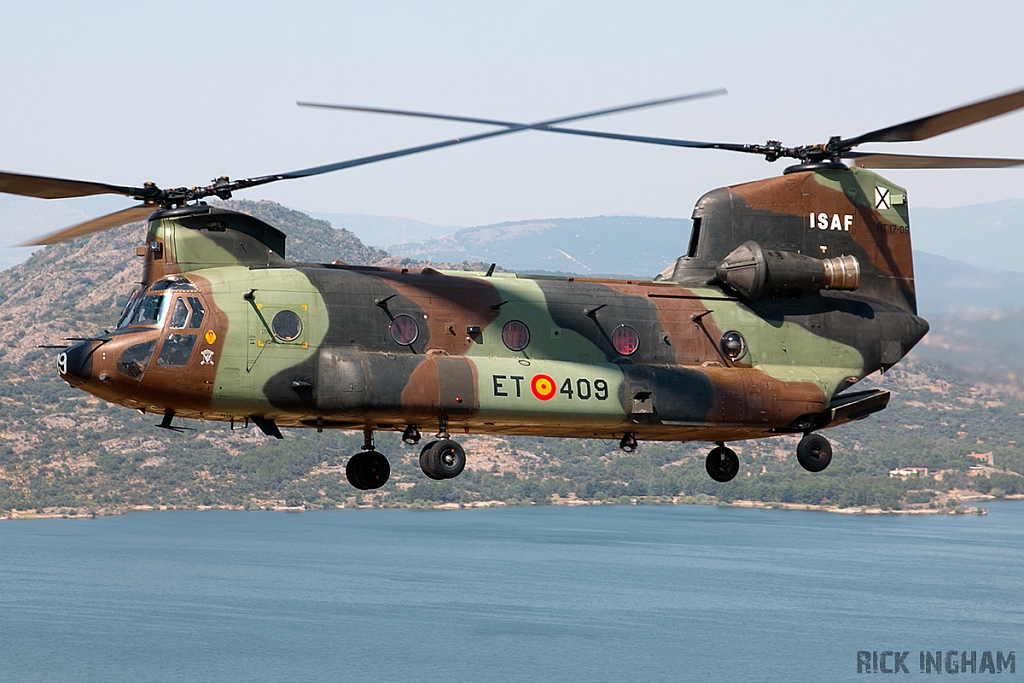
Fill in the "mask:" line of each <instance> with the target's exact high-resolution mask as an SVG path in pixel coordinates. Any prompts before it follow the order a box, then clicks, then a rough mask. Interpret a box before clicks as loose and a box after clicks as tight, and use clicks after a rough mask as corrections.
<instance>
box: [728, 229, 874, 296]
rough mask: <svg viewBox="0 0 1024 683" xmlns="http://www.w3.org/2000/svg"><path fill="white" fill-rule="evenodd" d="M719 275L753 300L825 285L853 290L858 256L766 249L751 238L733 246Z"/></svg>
mask: <svg viewBox="0 0 1024 683" xmlns="http://www.w3.org/2000/svg"><path fill="white" fill-rule="evenodd" d="M715 273H716V274H717V275H718V279H719V280H720V281H721V282H723V283H725V284H727V285H729V286H730V287H732V288H733V289H735V290H736V291H737V292H739V293H740V294H742V295H743V296H744V297H746V298H747V299H750V300H751V301H757V300H758V299H761V298H764V297H785V296H801V295H803V294H805V293H812V292H818V291H821V290H822V289H836V290H845V291H852V290H855V289H857V287H858V286H859V285H860V263H859V262H858V261H857V257H855V256H849V255H846V256H837V257H835V258H829V259H817V258H814V257H812V256H805V255H804V254H797V253H795V252H792V251H780V250H777V249H764V248H762V247H761V245H760V244H758V243H757V242H755V241H753V240H750V241H748V242H744V243H743V244H741V245H740V246H738V247H736V248H735V249H733V250H732V251H731V252H730V253H729V255H728V256H726V257H725V258H724V259H722V261H721V262H720V263H719V264H718V266H717V267H716V268H715Z"/></svg>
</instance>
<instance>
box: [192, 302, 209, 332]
mask: <svg viewBox="0 0 1024 683" xmlns="http://www.w3.org/2000/svg"><path fill="white" fill-rule="evenodd" d="M188 305H189V306H191V307H192V322H190V323H189V325H188V326H189V327H190V328H192V329H194V330H196V329H199V328H200V327H202V326H203V316H204V315H205V314H206V310H205V309H204V308H203V302H202V301H200V300H199V297H196V296H190V297H189V298H188Z"/></svg>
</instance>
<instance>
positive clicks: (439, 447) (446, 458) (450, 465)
mask: <svg viewBox="0 0 1024 683" xmlns="http://www.w3.org/2000/svg"><path fill="white" fill-rule="evenodd" d="M430 466H431V468H432V469H433V470H434V472H436V473H437V474H439V475H440V476H441V478H442V479H454V478H455V477H457V476H459V475H460V474H462V470H464V469H466V451H465V450H463V448H462V445H461V444H460V443H459V442H458V441H452V440H451V439H442V440H441V441H438V442H437V443H436V444H435V445H434V448H433V453H432V454H431V456H430Z"/></svg>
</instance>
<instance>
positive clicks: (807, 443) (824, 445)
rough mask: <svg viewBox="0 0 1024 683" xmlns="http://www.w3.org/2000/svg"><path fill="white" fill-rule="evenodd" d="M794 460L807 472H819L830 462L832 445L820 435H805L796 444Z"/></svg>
mask: <svg viewBox="0 0 1024 683" xmlns="http://www.w3.org/2000/svg"><path fill="white" fill-rule="evenodd" d="M796 459H797V460H799V461H800V466H801V467H803V468H804V469H805V470H807V471H808V472H821V471H822V470H823V469H825V468H826V467H828V465H829V463H830V462H832V444H830V443H829V442H828V439H826V438H825V437H823V436H822V435H821V434H807V435H805V436H804V438H802V439H800V443H799V444H797V447H796Z"/></svg>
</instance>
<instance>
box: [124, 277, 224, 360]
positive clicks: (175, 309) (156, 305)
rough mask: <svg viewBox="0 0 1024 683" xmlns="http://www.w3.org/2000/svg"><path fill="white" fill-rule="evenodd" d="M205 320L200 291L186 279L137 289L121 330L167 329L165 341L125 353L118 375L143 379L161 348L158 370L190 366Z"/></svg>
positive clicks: (149, 342) (175, 279)
mask: <svg viewBox="0 0 1024 683" xmlns="http://www.w3.org/2000/svg"><path fill="white" fill-rule="evenodd" d="M205 318H206V309H205V307H204V306H203V302H202V300H201V298H200V296H199V292H198V288H197V287H196V286H195V284H193V283H192V282H190V281H189V280H188V279H187V278H184V277H181V276H176V277H175V276H172V277H168V278H165V279H163V280H159V281H157V282H154V283H153V284H152V285H150V286H149V287H140V288H138V289H136V290H135V291H134V292H132V295H131V297H129V299H128V303H127V304H126V305H125V308H124V311H123V312H122V313H121V318H120V320H119V321H118V324H117V327H118V329H121V328H130V327H135V326H142V327H149V328H158V329H164V330H165V334H164V335H163V337H162V339H160V338H157V339H150V340H147V341H145V342H142V343H140V344H136V345H134V346H131V347H129V348H128V349H126V350H125V351H124V352H123V353H122V354H121V356H120V357H119V358H118V361H117V370H118V372H120V373H121V374H122V375H125V376H127V377H131V378H132V379H140V378H141V377H142V375H143V373H145V372H146V369H147V367H148V366H149V364H150V361H151V360H152V357H153V354H154V352H155V351H156V350H157V346H158V344H159V348H160V350H159V353H158V354H157V358H156V363H155V364H156V366H158V367H159V366H162V367H183V366H185V365H188V361H189V358H190V357H191V355H192V350H193V349H194V348H195V346H196V337H197V336H198V335H199V333H200V330H201V329H202V326H203V321H204V319H205ZM160 342H162V343H160Z"/></svg>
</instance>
